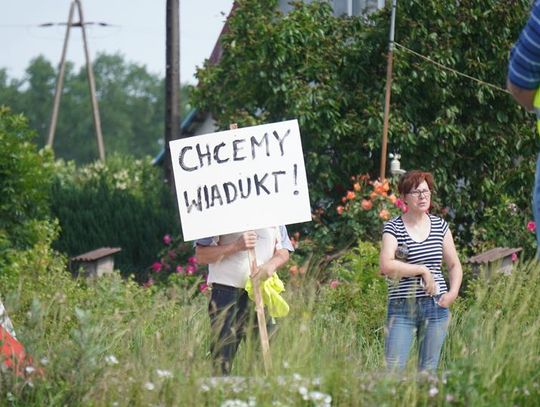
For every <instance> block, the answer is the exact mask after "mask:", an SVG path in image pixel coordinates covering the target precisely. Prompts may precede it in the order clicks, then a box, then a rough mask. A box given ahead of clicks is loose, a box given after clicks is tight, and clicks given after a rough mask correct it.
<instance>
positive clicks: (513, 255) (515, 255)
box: [512, 253, 518, 262]
mask: <svg viewBox="0 0 540 407" xmlns="http://www.w3.org/2000/svg"><path fill="white" fill-rule="evenodd" d="M517 259H518V256H517V254H516V253H512V261H513V262H514V261H517Z"/></svg>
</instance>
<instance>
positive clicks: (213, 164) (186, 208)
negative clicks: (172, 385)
mask: <svg viewBox="0 0 540 407" xmlns="http://www.w3.org/2000/svg"><path fill="white" fill-rule="evenodd" d="M170 150H171V162H172V165H173V172H174V181H175V187H176V194H177V199H178V209H179V212H180V219H181V222H182V234H183V236H184V240H186V241H188V240H195V241H196V255H197V258H198V260H199V262H200V263H203V264H204V263H206V264H209V265H210V267H209V269H210V275H209V283H210V284H211V285H212V300H211V301H210V306H209V313H210V320H211V324H212V331H213V335H214V337H213V338H212V353H213V355H214V358H215V360H216V361H219V364H220V368H221V371H222V372H223V373H229V372H230V368H231V362H232V359H233V357H234V355H235V353H236V349H237V348H238V344H239V342H240V341H241V339H242V337H243V336H244V331H245V324H246V322H247V316H248V308H247V305H248V294H247V292H246V290H245V286H246V282H247V281H248V279H249V278H250V277H251V278H252V279H253V285H252V287H253V293H254V297H255V303H256V307H255V308H256V312H257V322H258V324H259V331H260V333H261V335H260V339H261V346H262V353H263V360H264V363H265V369H266V371H267V372H268V369H269V368H270V364H271V363H270V354H269V346H268V336H267V332H266V323H265V316H264V309H263V306H262V299H261V290H260V287H259V284H258V282H259V281H262V280H265V279H267V278H268V277H270V276H271V275H272V274H273V273H274V272H275V270H276V269H277V268H278V267H279V266H281V265H283V264H284V263H285V262H287V260H288V258H289V251H292V245H291V243H290V241H289V238H288V236H287V231H286V229H285V227H284V226H280V227H278V226H275V225H288V224H292V223H299V222H306V221H310V220H311V207H310V203H309V193H308V185H307V179H306V171H305V167H304V156H303V152H302V143H301V138H300V130H299V128H298V122H297V121H296V120H288V121H284V122H278V123H270V124H264V125H260V126H252V127H245V128H241V129H236V128H235V129H231V130H228V131H223V132H218V133H212V134H203V135H200V136H194V137H189V138H185V139H179V140H174V141H172V142H171V143H170ZM246 231H247V232H246ZM208 236H213V237H208Z"/></svg>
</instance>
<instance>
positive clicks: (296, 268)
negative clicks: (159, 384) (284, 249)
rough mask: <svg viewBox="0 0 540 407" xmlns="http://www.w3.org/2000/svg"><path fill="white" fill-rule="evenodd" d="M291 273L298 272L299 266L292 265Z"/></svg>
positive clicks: (295, 273)
mask: <svg viewBox="0 0 540 407" xmlns="http://www.w3.org/2000/svg"><path fill="white" fill-rule="evenodd" d="M289 273H291V275H293V276H295V275H297V274H298V266H291V267H290V268H289Z"/></svg>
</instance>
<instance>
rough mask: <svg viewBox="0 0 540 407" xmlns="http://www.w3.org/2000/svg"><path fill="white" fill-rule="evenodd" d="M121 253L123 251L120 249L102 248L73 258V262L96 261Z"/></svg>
mask: <svg viewBox="0 0 540 407" xmlns="http://www.w3.org/2000/svg"><path fill="white" fill-rule="evenodd" d="M119 251H122V249H121V248H120V247H101V248H99V249H96V250H92V251H90V252H87V253H83V254H80V255H78V256H75V257H72V258H71V261H96V260H99V259H101V258H103V257H107V256H110V255H111V254H115V253H118V252H119Z"/></svg>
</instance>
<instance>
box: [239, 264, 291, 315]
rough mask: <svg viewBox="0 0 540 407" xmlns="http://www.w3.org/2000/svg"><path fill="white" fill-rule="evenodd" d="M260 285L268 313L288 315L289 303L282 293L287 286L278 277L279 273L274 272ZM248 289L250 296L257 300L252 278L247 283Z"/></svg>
mask: <svg viewBox="0 0 540 407" xmlns="http://www.w3.org/2000/svg"><path fill="white" fill-rule="evenodd" d="M260 286H261V293H262V299H263V304H264V305H266V308H267V309H268V314H270V316H271V317H272V318H281V317H284V316H287V314H288V313H289V304H287V302H286V301H285V300H284V299H283V297H282V296H281V295H280V294H281V293H282V292H283V291H285V286H284V285H283V281H281V280H280V278H279V277H278V275H277V273H274V274H272V277H270V278H269V279H267V280H265V281H261V283H260ZM246 291H247V293H248V296H249V298H250V299H251V300H252V301H255V296H254V294H253V284H252V282H251V279H248V281H247V283H246Z"/></svg>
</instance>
